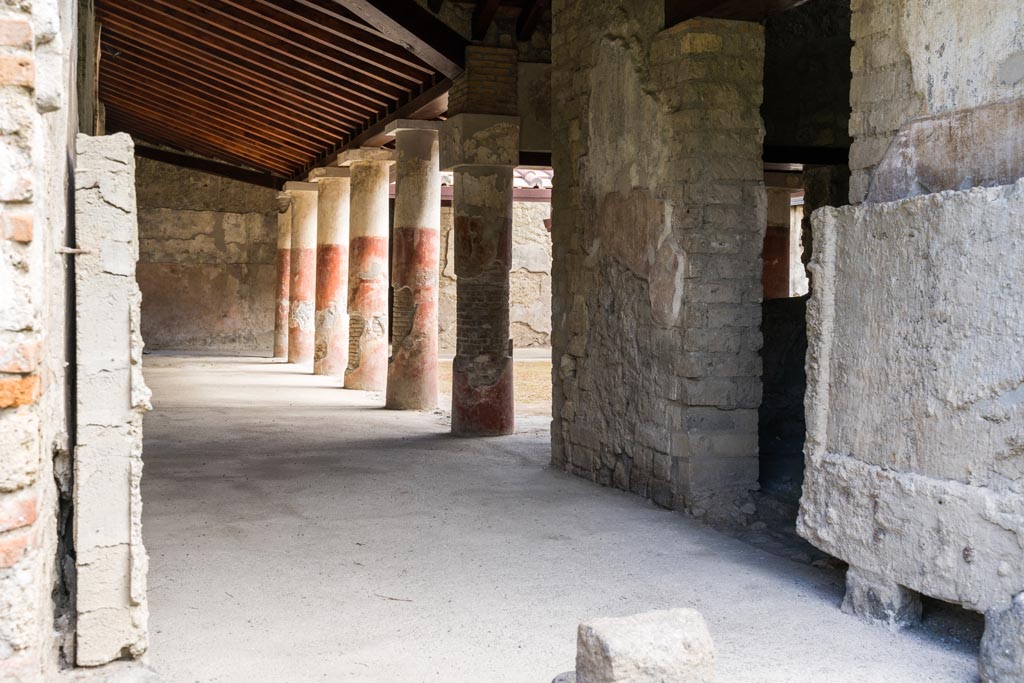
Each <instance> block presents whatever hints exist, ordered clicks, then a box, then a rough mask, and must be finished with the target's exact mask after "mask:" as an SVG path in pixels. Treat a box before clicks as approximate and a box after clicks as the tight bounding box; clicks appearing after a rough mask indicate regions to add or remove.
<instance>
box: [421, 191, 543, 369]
mask: <svg viewBox="0 0 1024 683" xmlns="http://www.w3.org/2000/svg"><path fill="white" fill-rule="evenodd" d="M550 216H551V205H550V204H548V203H547V202H515V203H514V204H513V206H512V272H511V274H510V275H509V280H510V288H511V290H510V293H509V324H510V325H511V328H512V339H513V340H514V342H515V345H516V348H519V349H522V348H529V347H546V346H550V345H551V234H550V233H549V232H548V230H547V228H545V227H544V221H545V220H547V219H548V218H549V217H550ZM453 226H454V217H453V214H452V208H451V206H443V207H441V277H440V284H441V286H440V296H439V302H440V307H439V312H438V343H439V346H440V349H441V352H442V353H453V352H454V351H455V281H456V278H455V252H454V248H455V242H454V239H455V236H454V234H453V233H452V227H453Z"/></svg>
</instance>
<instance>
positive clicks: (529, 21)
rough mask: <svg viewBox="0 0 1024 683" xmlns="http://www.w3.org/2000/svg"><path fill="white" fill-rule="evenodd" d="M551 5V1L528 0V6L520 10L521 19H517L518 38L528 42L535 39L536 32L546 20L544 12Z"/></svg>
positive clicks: (525, 5)
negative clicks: (541, 22) (543, 20)
mask: <svg viewBox="0 0 1024 683" xmlns="http://www.w3.org/2000/svg"><path fill="white" fill-rule="evenodd" d="M550 5H551V2H550V0H526V4H524V5H523V8H522V9H521V10H519V17H518V18H517V19H516V38H517V39H518V40H520V41H523V42H526V41H528V40H529V39H530V38H532V37H533V33H534V31H536V30H537V26H538V25H539V24H540V20H541V19H543V18H544V12H545V11H546V10H547V9H548V7H549V6H550Z"/></svg>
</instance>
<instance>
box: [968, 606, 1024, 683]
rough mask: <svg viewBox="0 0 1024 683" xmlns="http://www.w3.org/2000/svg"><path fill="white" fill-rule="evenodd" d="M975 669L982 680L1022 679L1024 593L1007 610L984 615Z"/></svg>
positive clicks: (1010, 682)
mask: <svg viewBox="0 0 1024 683" xmlns="http://www.w3.org/2000/svg"><path fill="white" fill-rule="evenodd" d="M978 672H979V673H980V674H981V680H982V683H1019V682H1020V681H1024V593H1021V594H1020V595H1018V596H1017V597H1016V598H1014V600H1013V603H1012V604H1011V606H1010V608H1009V609H1006V610H1002V611H994V610H993V611H990V612H988V613H987V614H985V635H984V636H982V639H981V654H980V656H979V659H978Z"/></svg>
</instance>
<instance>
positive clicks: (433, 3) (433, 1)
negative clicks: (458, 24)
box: [427, 0, 444, 14]
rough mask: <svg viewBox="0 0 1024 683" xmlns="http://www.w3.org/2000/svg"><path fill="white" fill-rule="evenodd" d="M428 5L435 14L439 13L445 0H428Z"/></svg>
mask: <svg viewBox="0 0 1024 683" xmlns="http://www.w3.org/2000/svg"><path fill="white" fill-rule="evenodd" d="M427 7H429V8H430V11H431V12H433V13H434V14H438V13H439V12H440V11H441V8H442V7H444V0H427Z"/></svg>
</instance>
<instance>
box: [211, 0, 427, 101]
mask: <svg viewBox="0 0 1024 683" xmlns="http://www.w3.org/2000/svg"><path fill="white" fill-rule="evenodd" d="M221 2H222V3H223V4H225V5H230V6H231V7H234V8H236V9H237V10H238V11H241V12H244V13H245V14H246V15H247V16H249V17H252V19H248V20H246V21H258V22H259V23H260V25H261V27H262V29H263V30H264V31H270V32H272V33H275V34H276V35H280V36H282V38H284V37H285V36H283V35H282V34H281V33H280V30H281V29H284V30H285V31H288V32H289V34H290V35H292V36H295V35H297V36H301V37H302V38H304V39H305V40H307V41H310V42H312V43H315V44H316V45H317V46H319V47H317V48H312V47H309V46H307V49H309V50H310V51H312V52H316V53H319V54H322V55H323V56H324V58H325V59H330V60H331V61H334V62H335V63H338V64H341V65H343V66H345V67H346V68H352V69H355V70H357V71H360V72H361V73H365V74H366V75H368V76H372V77H373V78H377V79H378V80H381V81H383V82H385V83H394V82H395V80H396V79H398V80H400V81H404V82H406V83H410V84H412V83H419V82H420V81H422V80H423V78H425V77H427V76H429V75H430V74H432V73H433V72H434V70H433V69H431V68H430V67H428V66H426V65H425V64H417V63H414V62H411V61H410V60H407V59H403V58H402V57H401V55H400V53H401V52H403V50H402V49H401V48H400V47H399V46H397V45H395V44H394V43H390V42H388V43H387V44H388V45H390V48H391V49H390V51H389V52H386V51H384V50H375V49H372V48H370V47H368V46H367V45H365V44H363V43H361V42H359V41H358V40H356V39H354V38H352V37H350V36H348V35H346V34H344V33H342V32H340V31H334V30H331V29H330V28H329V27H328V26H326V25H325V24H324V23H321V21H324V22H326V24H329V25H334V26H336V25H338V24H340V22H335V21H332V20H331V18H330V17H328V16H326V15H323V14H319V13H317V12H315V11H313V10H311V9H309V8H304V7H303V6H302V5H300V4H298V3H291V2H289V1H288V0H221ZM254 3H255V5H254ZM256 5H258V6H256ZM292 6H294V8H295V9H290V7H292ZM314 15H316V16H319V17H321V18H322V19H321V20H318V19H316V18H313V17H314ZM268 24H269V25H270V27H268ZM341 26H345V27H347V26H348V25H347V24H341ZM273 27H276V28H273ZM367 35H372V34H369V33H368V32H367ZM289 40H296V39H295V38H294V37H291V38H289ZM380 40H383V39H380ZM384 42H387V41H384ZM324 49H326V50H327V52H322V51H323V50H324ZM336 54H337V55H340V57H332V55H336ZM417 61H418V60H417Z"/></svg>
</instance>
